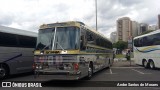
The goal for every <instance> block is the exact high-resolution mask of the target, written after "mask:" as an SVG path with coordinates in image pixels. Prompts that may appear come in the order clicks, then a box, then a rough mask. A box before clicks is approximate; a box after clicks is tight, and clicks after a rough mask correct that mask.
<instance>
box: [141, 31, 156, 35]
mask: <svg viewBox="0 0 160 90" xmlns="http://www.w3.org/2000/svg"><path fill="white" fill-rule="evenodd" d="M153 31H154V30H148V31H145V32H143V33H142V34H141V35H143V34H147V33H150V32H153Z"/></svg>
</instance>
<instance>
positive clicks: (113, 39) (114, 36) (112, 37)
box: [110, 31, 117, 43]
mask: <svg viewBox="0 0 160 90" xmlns="http://www.w3.org/2000/svg"><path fill="white" fill-rule="evenodd" d="M110 39H111V41H112V43H116V42H117V40H116V39H117V32H116V31H115V32H112V33H111V35H110Z"/></svg>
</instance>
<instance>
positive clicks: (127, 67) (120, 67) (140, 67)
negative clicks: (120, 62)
mask: <svg viewBox="0 0 160 90" xmlns="http://www.w3.org/2000/svg"><path fill="white" fill-rule="evenodd" d="M111 68H144V67H111Z"/></svg>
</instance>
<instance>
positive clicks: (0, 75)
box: [0, 68, 6, 78]
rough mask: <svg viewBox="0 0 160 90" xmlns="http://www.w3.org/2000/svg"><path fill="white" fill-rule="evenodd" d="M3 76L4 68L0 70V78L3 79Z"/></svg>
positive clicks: (4, 73)
mask: <svg viewBox="0 0 160 90" xmlns="http://www.w3.org/2000/svg"><path fill="white" fill-rule="evenodd" d="M5 75H6V71H5V69H4V68H0V78H3V77H5Z"/></svg>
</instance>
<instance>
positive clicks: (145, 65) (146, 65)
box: [143, 60, 148, 68]
mask: <svg viewBox="0 0 160 90" xmlns="http://www.w3.org/2000/svg"><path fill="white" fill-rule="evenodd" d="M143 66H144V67H145V68H148V62H147V61H146V60H144V61H143Z"/></svg>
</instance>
